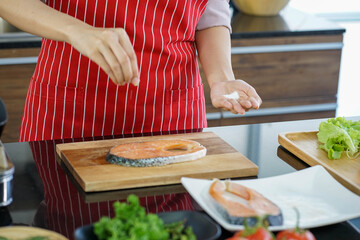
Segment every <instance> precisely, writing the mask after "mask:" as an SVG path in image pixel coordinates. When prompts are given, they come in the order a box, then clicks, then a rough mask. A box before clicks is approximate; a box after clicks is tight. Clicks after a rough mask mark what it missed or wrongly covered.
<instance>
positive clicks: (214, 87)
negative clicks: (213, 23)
mask: <svg viewBox="0 0 360 240" xmlns="http://www.w3.org/2000/svg"><path fill="white" fill-rule="evenodd" d="M195 41H196V47H197V51H198V55H199V60H200V62H201V66H202V68H203V71H204V73H205V76H206V79H207V81H208V83H209V86H210V89H211V91H210V94H211V96H210V97H211V101H212V104H213V105H214V107H216V108H224V109H226V110H229V111H231V112H233V113H240V114H244V113H245V111H247V110H249V109H250V108H254V109H257V108H259V107H260V105H261V98H260V97H259V95H258V94H257V93H256V91H255V89H254V88H253V87H252V86H250V85H249V84H247V83H246V82H244V81H243V80H235V76H234V73H233V70H232V65H231V41H230V34H229V29H228V28H226V27H221V26H219V27H211V28H207V29H204V30H201V31H197V32H196V35H195ZM234 91H237V92H238V94H239V99H228V98H226V97H225V96H224V95H226V94H230V93H232V92H234Z"/></svg>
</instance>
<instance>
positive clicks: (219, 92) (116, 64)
mask: <svg viewBox="0 0 360 240" xmlns="http://www.w3.org/2000/svg"><path fill="white" fill-rule="evenodd" d="M228 10H229V9H228V2H226V0H209V1H207V0H176V1H169V0H149V1H140V0H127V1H116V0H87V1H85V0H47V1H46V2H45V4H44V3H43V2H41V1H38V0H0V16H1V17H3V18H4V19H6V20H7V21H8V22H10V23H12V24H14V25H15V26H17V27H18V28H20V29H23V30H24V31H27V32H30V33H32V34H35V35H39V36H42V37H44V39H43V42H42V47H41V52H40V55H39V59H38V63H37V67H36V69H35V72H34V74H33V77H32V79H31V81H30V86H29V91H28V95H27V98H26V104H25V109H24V115H23V120H22V126H21V133H20V141H36V140H53V139H71V138H80V137H92V136H106V135H120V134H138V133H146V132H164V131H178V130H193V129H201V128H204V127H206V115H205V100H204V94H203V89H202V82H201V78H200V75H199V69H198V65H197V55H196V51H197V53H198V57H199V59H200V61H201V65H202V68H203V70H204V73H205V76H206V79H207V81H208V83H209V85H210V87H211V100H212V104H213V105H214V106H215V107H218V108H223V109H226V110H229V111H231V112H233V113H240V114H244V113H245V111H247V110H249V109H251V108H255V109H257V108H259V106H260V104H261V99H260V97H259V96H258V95H257V93H256V91H255V90H254V89H253V88H252V87H251V86H250V85H249V84H247V83H245V82H244V81H242V80H235V77H234V74H233V71H232V67H231V61H230V34H229V17H228V16H229V13H228V12H227V11H228ZM214 19H215V20H214ZM221 19H222V20H221ZM224 19H225V20H224ZM235 90H236V91H237V92H238V94H239V95H240V98H239V99H228V98H226V97H225V96H224V95H227V94H231V93H232V92H233V91H235ZM70 141H71V140H70ZM54 143H55V141H45V142H34V143H32V144H31V146H32V149H33V151H34V159H35V162H36V163H37V166H38V171H39V174H40V177H41V178H42V180H43V182H44V194H45V201H44V202H45V205H44V206H45V207H46V214H47V225H48V227H49V228H51V229H53V230H56V231H58V232H61V233H63V234H64V235H66V236H71V235H72V232H73V230H74V229H75V228H76V227H78V226H80V225H84V224H88V223H90V222H93V221H96V220H97V219H98V218H99V217H100V216H101V215H104V214H105V215H106V214H110V215H111V213H110V210H111V206H110V205H111V204H110V202H102V203H96V204H95V203H94V204H87V203H84V202H82V201H81V198H80V196H79V195H78V193H77V192H76V190H75V189H74V188H73V187H72V184H70V182H69V180H68V178H67V177H66V176H65V174H63V172H62V171H60V170H59V169H58V168H59V166H58V164H56V162H55V158H54V156H55V149H54V147H55V145H54ZM142 204H143V205H144V206H145V207H146V209H147V211H149V212H158V211H170V210H181V209H182V210H184V209H192V205H191V200H190V198H189V196H188V195H187V194H168V195H162V196H149V197H146V198H143V199H142ZM85 209H86V213H89V215H91V214H94V216H92V215H91V217H90V219H91V220H86V221H85V220H84V221H83V220H82V219H84V211H85ZM104 209H105V210H104ZM103 210H104V211H103ZM107 212H109V213H107ZM68 213H70V214H68ZM100 213H101V214H100ZM68 216H71V217H68Z"/></svg>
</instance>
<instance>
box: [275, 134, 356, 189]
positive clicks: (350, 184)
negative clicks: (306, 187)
mask: <svg viewBox="0 0 360 240" xmlns="http://www.w3.org/2000/svg"><path fill="white" fill-rule="evenodd" d="M316 134H317V131H312V132H292V133H281V134H279V136H278V141H279V143H280V144H281V145H282V146H283V147H284V148H286V149H287V150H288V151H289V152H291V153H293V154H294V155H295V156H297V157H298V158H300V159H301V160H303V161H304V162H306V163H307V164H309V165H310V166H314V165H322V166H323V167H325V168H326V169H327V170H328V171H329V173H330V174H331V175H332V176H333V177H334V178H335V179H336V180H338V181H339V182H340V183H341V184H342V185H343V186H345V187H346V188H348V189H349V190H350V191H352V192H354V193H356V194H358V195H360V157H357V158H356V159H350V158H348V157H347V156H346V155H345V154H343V156H342V157H341V158H340V159H337V160H329V159H328V157H327V152H326V151H324V150H322V149H319V147H318V146H319V142H318V139H317V135H316Z"/></svg>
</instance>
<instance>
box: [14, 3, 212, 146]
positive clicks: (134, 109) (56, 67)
mask: <svg viewBox="0 0 360 240" xmlns="http://www.w3.org/2000/svg"><path fill="white" fill-rule="evenodd" d="M47 4H48V5H49V6H52V7H53V8H55V9H58V10H60V11H62V12H65V13H68V14H69V15H72V16H74V17H76V18H78V19H80V20H83V21H85V22H87V23H88V24H90V25H94V26H97V27H100V26H101V27H124V29H125V30H126V31H127V33H128V35H129V37H130V39H131V41H132V43H133V45H134V48H135V51H136V52H137V54H138V62H139V70H140V80H141V82H140V86H139V87H138V88H135V87H133V86H129V85H127V86H116V85H114V84H113V83H112V82H111V81H110V79H109V78H108V76H107V75H106V74H105V73H104V72H103V71H102V70H101V69H100V68H99V67H98V66H97V65H96V64H94V63H93V62H91V61H89V60H88V58H86V57H84V56H82V55H81V54H79V53H78V52H77V51H76V50H75V49H73V48H72V47H71V46H69V45H68V44H65V43H62V42H56V41H50V40H46V39H45V40H44V41H43V45H42V50H41V54H40V56H39V61H38V65H37V68H36V70H35V73H34V75H33V78H32V80H31V84H30V87H29V92H28V96H27V101H26V105H25V112H24V117H23V122H22V128H21V135H20V141H29V140H43V139H63V138H76V137H88V136H99V135H114V134H128V133H131V134H134V133H139V132H159V131H173V130H186V129H193V128H195V129H198V128H204V127H206V116H205V102H204V97H203V90H202V83H201V79H200V76H199V73H198V66H197V60H196V54H195V45H194V42H193V41H194V33H195V27H196V23H197V21H198V20H199V18H200V14H201V13H202V12H203V11H204V10H205V7H206V0H201V1H200V0H198V1H196V0H194V1H173V2H172V1H165V0H154V1H146V3H141V2H140V0H138V1H126V2H122V3H121V4H120V3H119V2H118V1H115V0H107V1H98V0H90V1H84V0H62V1H58V0H52V1H48V3H47ZM94 9H97V10H96V11H94Z"/></svg>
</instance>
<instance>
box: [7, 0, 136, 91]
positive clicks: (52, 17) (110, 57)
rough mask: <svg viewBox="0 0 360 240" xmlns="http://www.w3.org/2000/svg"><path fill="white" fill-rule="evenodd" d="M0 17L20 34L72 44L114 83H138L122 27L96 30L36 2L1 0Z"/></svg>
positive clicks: (37, 0) (133, 58)
mask: <svg viewBox="0 0 360 240" xmlns="http://www.w3.org/2000/svg"><path fill="white" fill-rule="evenodd" d="M0 16H1V17H2V18H4V19H5V20H6V21H8V22H10V23H12V24H13V25H14V26H16V27H18V28H20V29H22V30H23V31H26V32H29V33H32V34H34V35H37V36H40V37H44V38H47V39H51V40H55V41H62V42H67V43H69V44H71V45H72V46H73V47H74V48H75V49H76V50H78V51H79V52H80V53H81V54H83V55H84V56H87V57H89V58H90V59H91V60H92V61H94V62H95V63H97V64H98V65H99V66H100V67H101V68H102V69H103V70H104V71H105V72H106V73H107V74H108V75H109V77H110V78H111V79H112V81H113V82H114V83H116V84H120V85H123V84H125V83H132V84H134V85H138V84H139V71H138V66H137V60H136V55H135V51H134V48H133V46H132V44H131V42H130V40H129V37H128V35H127V34H126V32H125V30H124V29H122V28H95V27H92V26H90V25H88V24H86V23H85V22H83V21H80V20H78V19H76V18H74V17H72V16H70V15H67V14H65V13H62V12H60V11H57V10H55V9H53V8H51V7H49V6H48V5H46V4H44V3H43V1H39V0H0Z"/></svg>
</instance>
